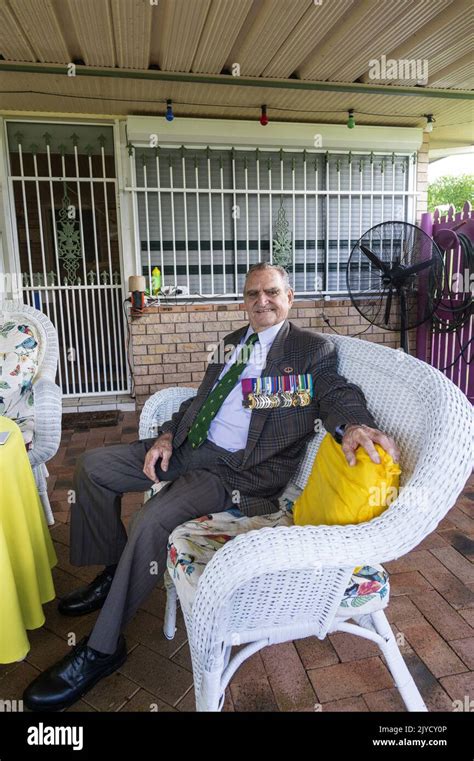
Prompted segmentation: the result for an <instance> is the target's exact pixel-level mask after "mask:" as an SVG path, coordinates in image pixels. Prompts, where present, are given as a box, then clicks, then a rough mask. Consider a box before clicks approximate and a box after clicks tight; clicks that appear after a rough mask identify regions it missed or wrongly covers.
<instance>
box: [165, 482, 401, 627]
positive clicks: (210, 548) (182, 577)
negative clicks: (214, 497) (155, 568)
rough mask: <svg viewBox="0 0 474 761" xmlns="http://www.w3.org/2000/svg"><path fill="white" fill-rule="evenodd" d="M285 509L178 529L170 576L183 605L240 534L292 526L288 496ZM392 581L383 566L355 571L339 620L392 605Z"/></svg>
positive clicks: (232, 514) (233, 514)
mask: <svg viewBox="0 0 474 761" xmlns="http://www.w3.org/2000/svg"><path fill="white" fill-rule="evenodd" d="M280 504H281V505H282V504H283V506H282V509H281V510H279V511H278V512H276V513H271V515H258V516H253V517H251V518H249V517H247V516H245V515H243V514H242V513H241V512H240V510H239V509H238V508H230V509H228V510H224V511H223V512H221V513H214V514H212V515H204V516H202V517H200V518H196V519H194V520H192V521H187V522H186V523H183V524H182V525H181V526H178V528H176V529H175V530H174V531H173V532H172V534H170V537H169V541H168V564H167V565H168V573H169V575H170V577H171V579H172V581H173V583H174V584H175V586H176V589H177V593H178V597H179V599H180V602H181V606H182V607H183V608H184V609H187V610H188V611H190V610H191V608H192V603H193V599H194V595H195V593H196V588H197V583H198V581H199V578H200V576H201V574H202V572H203V571H204V568H205V566H206V564H207V563H208V562H209V561H210V560H211V558H212V556H213V555H214V553H215V552H217V550H218V549H219V548H220V547H222V546H223V545H224V544H225V543H226V542H228V541H229V540H230V539H233V538H234V537H235V536H237V535H238V534H244V533H246V532H247V531H253V530H254V529H259V528H264V527H270V528H275V527H276V526H292V525H293V516H292V512H291V509H292V506H293V502H292V501H291V499H290V498H289V497H288V496H286V497H285V498H284V499H283V503H282V500H280ZM388 597H389V578H388V574H387V572H386V571H385V569H384V568H383V567H382V566H381V565H374V566H368V565H365V566H359V567H358V568H354V571H353V573H352V577H351V580H350V582H349V586H348V587H347V589H346V591H345V593H344V596H343V598H342V600H341V603H340V606H339V611H338V613H337V616H338V618H351V617H353V616H354V615H359V614H361V613H373V612H374V611H375V610H379V609H380V608H384V607H385V606H386V605H387V603H388Z"/></svg>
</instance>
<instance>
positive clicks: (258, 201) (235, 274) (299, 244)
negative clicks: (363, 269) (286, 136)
mask: <svg viewBox="0 0 474 761" xmlns="http://www.w3.org/2000/svg"><path fill="white" fill-rule="evenodd" d="M130 160H131V162H132V166H133V170H134V173H135V184H134V187H133V188H132V191H133V192H134V195H135V199H136V203H135V214H136V227H137V231H138V237H139V239H140V250H139V252H138V253H137V265H138V267H139V268H141V271H142V273H143V274H144V275H146V276H147V277H149V276H150V273H151V270H152V269H153V267H155V266H158V267H159V268H160V270H161V273H162V285H164V286H177V287H178V288H180V289H182V291H183V293H182V294H181V297H184V298H186V299H189V297H190V296H191V297H193V296H194V297H207V298H216V299H217V298H219V297H225V298H229V297H239V296H241V294H242V287H243V282H244V275H245V272H246V271H247V270H248V268H249V266H250V265H251V264H253V263H255V262H258V261H262V260H266V261H273V262H279V263H283V264H284V265H285V266H286V267H287V269H288V272H289V274H290V280H291V282H292V284H293V286H294V289H295V292H296V294H297V295H299V296H303V295H307V296H313V297H314V296H315V294H344V293H346V292H347V289H346V278H345V265H346V263H347V260H348V257H349V254H350V251H351V249H352V246H353V245H354V243H355V242H356V241H357V240H358V239H359V238H360V237H361V235H362V234H363V233H364V232H365V231H366V230H367V229H368V228H370V227H372V226H373V225H376V224H378V223H379V222H382V221H386V220H391V219H398V220H405V221H410V222H412V221H413V208H414V200H415V196H416V194H415V192H414V177H415V167H414V161H415V157H414V156H413V155H412V156H408V155H406V154H405V155H396V154H389V153H388V154H386V155H380V154H361V153H350V152H347V153H334V154H329V153H321V152H310V151H299V152H297V151H286V150H275V151H270V150H258V149H255V150H249V149H247V150H243V149H229V150H222V149H210V148H207V149H205V148H204V149H190V148H189V149H187V148H184V147H181V148H148V147H143V148H142V147H138V146H136V147H134V148H132V147H131V148H130ZM178 298H180V296H179V295H178Z"/></svg>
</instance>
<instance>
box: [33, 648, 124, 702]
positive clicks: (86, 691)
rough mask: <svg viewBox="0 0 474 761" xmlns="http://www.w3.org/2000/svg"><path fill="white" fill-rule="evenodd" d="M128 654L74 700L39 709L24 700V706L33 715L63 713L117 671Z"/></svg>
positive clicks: (100, 675)
mask: <svg viewBox="0 0 474 761" xmlns="http://www.w3.org/2000/svg"><path fill="white" fill-rule="evenodd" d="M127 657H128V653H127V651H125V655H124V656H123V657H122V658H120V660H119V661H118V663H115V664H114V665H113V667H109V668H108V669H107V670H106V671H102V672H101V673H100V674H99V675H98V676H97V678H96V679H94V681H93V682H90V684H88V685H87V688H86V689H85V690H84V691H83V692H81V693H80V695H77V696H76V697H75V698H74V699H71V700H68V701H67V702H66V703H56V704H55V705H51V706H42V707H41V708H40V707H39V706H33V705H28V700H25V701H24V703H25V706H26V707H27V708H28V710H29V711H33V712H35V713H39V712H40V711H43V712H47V713H51V712H53V711H63V710H64V709H65V708H69V707H70V706H72V705H74V703H77V701H78V700H80V699H81V698H82V696H83V695H86V694H87V693H88V692H89V690H92V688H93V687H95V685H96V684H97V682H100V680H101V679H105V677H106V676H110V675H111V674H113V673H114V671H117V669H119V668H120V666H123V664H124V663H125V661H126V660H127Z"/></svg>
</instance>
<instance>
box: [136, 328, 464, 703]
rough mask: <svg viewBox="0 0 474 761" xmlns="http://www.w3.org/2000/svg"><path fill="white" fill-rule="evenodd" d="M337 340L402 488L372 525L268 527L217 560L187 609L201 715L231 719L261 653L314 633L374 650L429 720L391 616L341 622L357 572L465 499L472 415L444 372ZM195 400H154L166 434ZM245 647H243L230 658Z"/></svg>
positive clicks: (170, 628)
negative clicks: (235, 690)
mask: <svg viewBox="0 0 474 761" xmlns="http://www.w3.org/2000/svg"><path fill="white" fill-rule="evenodd" d="M331 340H332V341H333V342H334V344H335V345H336V348H337V351H338V362H339V370H340V372H341V373H342V374H343V375H344V376H345V377H346V378H347V379H348V380H350V381H352V382H354V383H357V384H358V385H359V386H360V387H361V388H362V389H363V391H364V393H365V395H366V398H367V402H368V406H369V408H370V410H371V411H372V413H373V415H374V417H375V419H376V420H377V424H378V426H379V428H381V429H382V430H384V431H386V432H387V433H389V434H391V435H392V436H393V437H394V438H395V440H396V441H397V442H398V444H399V446H400V449H401V452H402V456H401V467H402V472H403V474H402V488H401V489H400V491H399V496H398V498H397V499H396V500H395V501H394V502H393V503H392V504H391V505H390V507H389V508H388V509H387V510H386V511H385V512H384V513H383V514H382V515H381V516H379V517H378V518H375V519H374V520H372V521H370V522H369V523H365V524H360V525H357V526H304V527H301V526H291V527H288V528H285V527H278V528H263V529H260V530H257V531H255V530H254V531H250V532H248V533H245V534H242V535H239V536H237V537H235V538H234V539H233V540H232V541H229V542H227V544H225V545H224V546H223V547H222V548H221V549H219V550H218V551H217V552H216V553H215V555H214V556H213V558H212V560H211V561H210V562H209V563H208V564H207V565H206V568H205V570H204V572H203V573H202V575H201V577H200V579H199V582H198V585H197V590H196V594H195V598H194V602H193V605H192V612H190V611H186V610H185V608H184V606H183V614H184V618H185V623H186V628H187V632H188V637H189V644H190V649H191V656H192V664H193V673H194V685H195V695H196V707H197V710H200V711H216V710H221V708H222V705H223V702H224V692H225V689H226V686H227V684H228V683H229V681H230V679H231V678H232V675H233V674H234V673H235V671H236V669H237V668H238V667H239V665H240V664H241V663H242V662H243V661H244V660H245V659H246V658H248V657H249V656H250V655H252V654H253V653H255V652H256V651H258V650H260V649H261V648H263V647H266V646H268V645H271V644H274V643H279V642H286V641H289V640H294V639H299V638H303V637H308V636H310V635H315V636H316V637H318V638H319V639H323V638H324V637H325V636H326V635H327V634H328V633H332V632H335V631H345V632H349V633H352V634H355V635H357V636H361V637H364V638H366V639H369V640H372V641H373V642H375V643H376V644H377V645H378V646H379V647H380V649H381V651H382V653H383V655H384V657H385V660H386V663H387V665H388V668H389V669H390V671H391V673H392V676H393V679H394V681H395V684H396V686H397V687H398V689H399V691H400V694H401V696H402V698H403V700H404V702H405V705H406V707H407V709H408V710H410V711H426V710H427V709H426V706H425V704H424V702H423V700H422V698H421V695H420V693H419V691H418V689H417V687H416V685H415V682H414V681H413V678H412V677H411V675H410V673H409V671H408V669H407V667H406V665H405V663H404V661H403V658H402V656H401V654H400V651H399V649H398V646H397V643H396V641H395V638H394V636H393V633H392V630H391V628H390V625H389V624H388V621H387V619H386V616H385V614H384V612H383V610H382V609H380V610H378V611H376V612H374V613H372V614H366V615H359V616H357V615H355V614H354V613H352V612H351V613H350V617H351V618H352V620H353V621H354V623H349V622H348V620H341V618H340V616H337V617H336V613H337V612H338V608H339V603H340V601H341V599H342V596H343V593H344V591H345V589H346V586H347V583H348V580H349V577H350V574H351V571H352V569H353V568H354V567H355V566H359V565H366V564H370V565H373V564H377V563H383V562H388V561H390V560H393V559H395V558H399V557H401V556H402V555H404V554H406V553H407V552H409V551H410V550H412V549H413V548H414V547H416V546H417V545H418V544H419V543H420V542H421V541H422V540H423V539H424V538H425V537H426V536H427V535H428V534H430V533H431V532H432V531H433V530H434V529H435V528H436V526H437V525H438V523H439V522H440V521H441V519H442V518H443V517H444V516H445V515H446V513H447V512H448V510H449V509H450V508H451V507H452V505H453V504H454V502H455V501H456V498H457V497H458V495H459V493H460V492H461V490H462V488H463V486H464V485H465V482H466V480H467V478H468V476H469V474H470V472H471V469H472V462H473V453H472V409H471V405H470V404H469V402H468V400H467V399H466V397H465V396H464V395H463V394H462V393H461V391H459V389H457V388H456V387H455V386H454V384H453V383H451V381H449V380H448V379H447V378H446V377H445V376H444V375H442V374H441V373H440V372H439V371H438V370H435V369H434V368H432V367H430V366H429V365H427V364H425V363H422V362H420V361H418V360H416V359H414V358H413V357H410V356H407V355H405V354H403V353H402V352H400V351H395V350H393V349H389V348H387V347H383V346H380V345H377V344H372V343H369V342H366V341H361V340H358V339H354V338H345V337H340V336H331ZM184 391H185V389H183V388H179V389H174V390H173V389H167V390H166V392H165V393H166V404H163V402H162V393H163V392H158V393H157V394H155V396H154V397H152V399H150V400H149V401H148V402H147V404H148V408H147V415H150V419H153V420H154V422H155V423H158V424H159V423H161V422H163V421H164V420H165V419H169V417H170V416H171V413H172V411H174V410H175V409H177V408H178V407H179V404H180V403H181V401H182V399H183V395H184ZM175 392H176V393H177V394H178V395H179V396H177V397H176V399H177V401H176V405H175V406H174V408H173V410H172V409H171V408H170V403H171V402H172V397H173V393H175ZM188 392H189V395H191V394H193V393H194V389H188ZM171 406H172V405H171ZM153 408H154V409H155V412H156V414H153V412H152V410H153ZM163 412H164V413H165V414H164V416H162V413H163ZM323 434H324V432H323V433H321V434H318V435H317V436H315V437H314V439H313V440H312V441H311V442H310V443H309V445H308V448H307V451H306V454H305V456H304V458H303V460H302V462H301V465H300V468H299V470H298V473H297V475H296V477H295V479H294V480H295V483H296V484H297V485H298V486H299V487H301V488H302V487H304V485H305V484H306V481H307V479H308V476H309V473H310V471H311V467H312V463H313V460H314V456H315V454H316V451H317V448H318V446H319V443H320V441H321V439H322V436H323ZM151 435H153V434H151ZM166 585H167V588H168V603H167V610H166V615H165V624H164V633H165V636H166V637H167V638H172V637H173V636H174V632H175V618H176V592H175V591H174V588H173V584H172V582H171V580H170V579H169V576H168V579H167V580H166ZM348 617H349V616H348ZM234 645H244V647H243V648H242V649H241V650H240V651H239V652H238V653H237V654H236V655H234V656H233V657H232V658H231V650H232V646H234Z"/></svg>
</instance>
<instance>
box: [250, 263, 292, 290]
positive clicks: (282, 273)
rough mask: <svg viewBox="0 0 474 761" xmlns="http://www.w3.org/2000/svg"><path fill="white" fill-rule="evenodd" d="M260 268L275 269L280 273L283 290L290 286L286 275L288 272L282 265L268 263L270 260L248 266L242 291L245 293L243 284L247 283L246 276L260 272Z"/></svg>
mask: <svg viewBox="0 0 474 761" xmlns="http://www.w3.org/2000/svg"><path fill="white" fill-rule="evenodd" d="M261 270H275V271H276V272H278V274H279V275H280V277H281V279H282V281H283V285H284V288H285V291H286V292H288V291H289V289H290V288H291V283H290V279H289V277H288V272H287V271H286V269H285V268H284V267H282V266H281V265H280V264H270V262H257V264H252V266H251V267H250V268H249V270H248V272H247V274H246V275H245V283H244V293H245V285H246V283H247V278H248V276H249V275H251V274H252V273H253V272H260V271H261Z"/></svg>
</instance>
